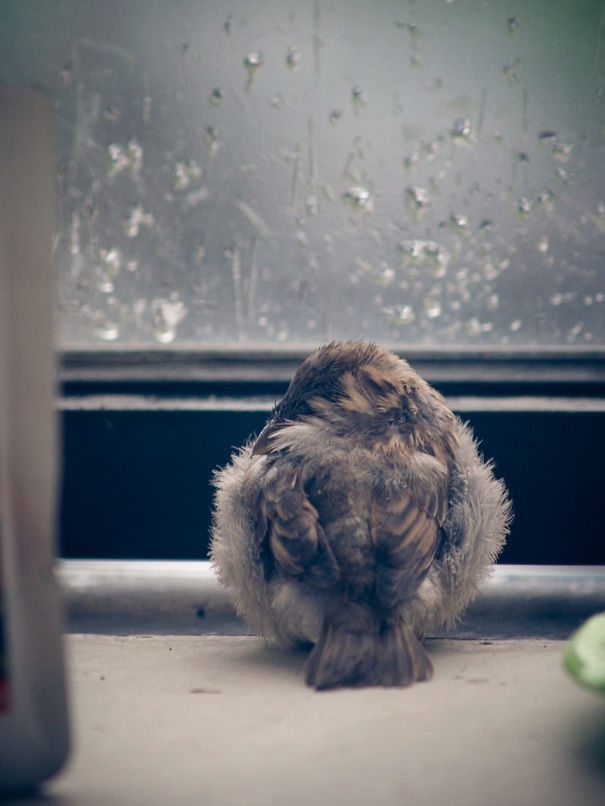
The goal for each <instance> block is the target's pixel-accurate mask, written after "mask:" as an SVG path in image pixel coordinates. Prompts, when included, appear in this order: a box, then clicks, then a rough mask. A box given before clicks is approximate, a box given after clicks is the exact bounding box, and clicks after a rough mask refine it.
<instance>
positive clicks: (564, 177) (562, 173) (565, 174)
mask: <svg viewBox="0 0 605 806" xmlns="http://www.w3.org/2000/svg"><path fill="white" fill-rule="evenodd" d="M556 173H557V176H558V177H559V179H560V180H561V182H563V184H564V185H568V184H569V183H570V181H571V176H570V175H569V171H566V170H565V168H561V166H560V165H558V166H557V171H556Z"/></svg>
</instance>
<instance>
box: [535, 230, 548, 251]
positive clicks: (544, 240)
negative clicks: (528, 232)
mask: <svg viewBox="0 0 605 806" xmlns="http://www.w3.org/2000/svg"><path fill="white" fill-rule="evenodd" d="M536 247H537V249H538V252H542V253H543V254H544V253H545V252H548V235H540V237H539V238H538V240H537V242H536Z"/></svg>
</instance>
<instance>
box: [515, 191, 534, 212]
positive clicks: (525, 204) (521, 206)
mask: <svg viewBox="0 0 605 806" xmlns="http://www.w3.org/2000/svg"><path fill="white" fill-rule="evenodd" d="M517 210H518V212H519V213H521V214H522V215H528V214H529V213H531V202H530V200H529V199H528V198H527V196H522V197H521V198H520V199H519V200H518V202H517Z"/></svg>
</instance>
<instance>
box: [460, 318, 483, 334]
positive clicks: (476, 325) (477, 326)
mask: <svg viewBox="0 0 605 806" xmlns="http://www.w3.org/2000/svg"><path fill="white" fill-rule="evenodd" d="M464 329H465V330H466V333H467V335H468V336H473V337H474V336H479V335H480V333H481V322H480V321H479V320H478V319H477V317H476V316H473V318H472V319H469V320H468V321H467V322H466V323H465V325H464Z"/></svg>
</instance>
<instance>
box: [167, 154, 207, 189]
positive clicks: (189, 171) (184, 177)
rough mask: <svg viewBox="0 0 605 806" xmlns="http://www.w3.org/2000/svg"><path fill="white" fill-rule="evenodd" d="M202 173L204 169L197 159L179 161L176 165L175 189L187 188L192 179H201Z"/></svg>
mask: <svg viewBox="0 0 605 806" xmlns="http://www.w3.org/2000/svg"><path fill="white" fill-rule="evenodd" d="M201 175H202V169H201V168H200V166H199V165H198V164H197V162H196V161H195V160H187V161H185V162H177V163H176V165H175V166H174V183H173V188H174V190H175V191H180V190H186V189H187V188H188V187H189V185H190V184H191V182H192V180H194V179H199V178H200V177H201Z"/></svg>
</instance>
